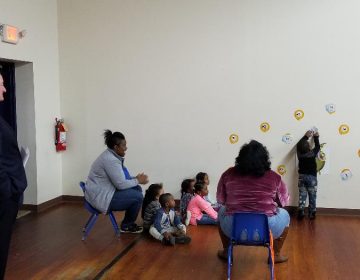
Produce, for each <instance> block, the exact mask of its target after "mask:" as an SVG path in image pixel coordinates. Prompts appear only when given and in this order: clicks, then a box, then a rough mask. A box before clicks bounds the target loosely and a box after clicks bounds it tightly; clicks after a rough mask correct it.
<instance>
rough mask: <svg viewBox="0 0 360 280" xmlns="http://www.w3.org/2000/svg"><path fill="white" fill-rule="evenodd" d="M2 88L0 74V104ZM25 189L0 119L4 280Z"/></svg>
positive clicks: (11, 136) (0, 268)
mask: <svg viewBox="0 0 360 280" xmlns="http://www.w3.org/2000/svg"><path fill="white" fill-rule="evenodd" d="M5 92H6V88H5V86H4V80H3V77H2V75H1V74H0V102H2V101H3V100H4V93H5ZM26 186H27V181H26V175H25V170H24V166H23V162H22V158H21V155H20V151H19V147H18V143H17V139H16V134H15V132H14V131H13V129H12V128H11V127H10V126H9V125H8V123H7V122H6V121H5V120H4V119H3V118H2V117H1V116H0V279H4V275H5V268H6V261H7V257H8V252H9V245H10V239H11V233H12V228H13V225H14V222H15V220H16V215H17V212H18V210H19V201H20V197H21V196H22V194H23V192H24V190H25V188H26Z"/></svg>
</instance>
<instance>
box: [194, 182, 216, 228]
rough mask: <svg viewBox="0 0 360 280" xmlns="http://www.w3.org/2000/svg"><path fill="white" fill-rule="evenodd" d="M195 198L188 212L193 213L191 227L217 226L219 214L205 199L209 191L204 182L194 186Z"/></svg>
mask: <svg viewBox="0 0 360 280" xmlns="http://www.w3.org/2000/svg"><path fill="white" fill-rule="evenodd" d="M194 188H195V196H194V197H193V198H192V199H191V200H190V202H189V205H188V208H187V209H188V211H190V212H191V219H190V224H191V225H216V224H217V222H218V220H217V216H218V214H217V212H216V211H215V210H214V208H212V206H211V204H210V203H209V202H207V201H206V200H205V199H204V196H206V195H207V194H208V193H209V191H208V188H207V185H206V184H204V183H203V182H197V183H196V184H195V186H194Z"/></svg>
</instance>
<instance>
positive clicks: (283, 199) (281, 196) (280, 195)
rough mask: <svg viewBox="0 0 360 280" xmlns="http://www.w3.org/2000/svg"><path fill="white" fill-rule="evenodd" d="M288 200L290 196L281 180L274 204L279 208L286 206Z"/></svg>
mask: <svg viewBox="0 0 360 280" xmlns="http://www.w3.org/2000/svg"><path fill="white" fill-rule="evenodd" d="M289 199H290V195H289V192H288V189H287V186H286V184H285V183H284V181H283V180H280V183H279V186H278V188H277V190H276V203H277V204H278V205H279V206H280V207H284V206H286V205H288V203H289Z"/></svg>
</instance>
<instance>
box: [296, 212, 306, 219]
mask: <svg viewBox="0 0 360 280" xmlns="http://www.w3.org/2000/svg"><path fill="white" fill-rule="evenodd" d="M304 217H305V211H304V209H299V210H298V213H297V219H298V220H299V221H300V220H302V219H304Z"/></svg>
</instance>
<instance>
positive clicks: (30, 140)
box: [15, 63, 37, 204]
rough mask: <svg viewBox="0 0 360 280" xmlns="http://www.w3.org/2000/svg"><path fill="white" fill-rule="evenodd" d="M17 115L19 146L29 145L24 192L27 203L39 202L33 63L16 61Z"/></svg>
mask: <svg viewBox="0 0 360 280" xmlns="http://www.w3.org/2000/svg"><path fill="white" fill-rule="evenodd" d="M15 77H16V115H17V132H18V134H17V137H18V144H19V146H20V147H21V146H23V147H27V148H28V149H29V151H30V157H29V159H28V161H27V164H26V166H25V171H26V178H27V183H28V186H27V188H26V190H25V193H24V203H25V204H37V168H36V166H37V164H36V139H35V138H36V129H35V100H34V72H33V64H32V63H16V64H15Z"/></svg>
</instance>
